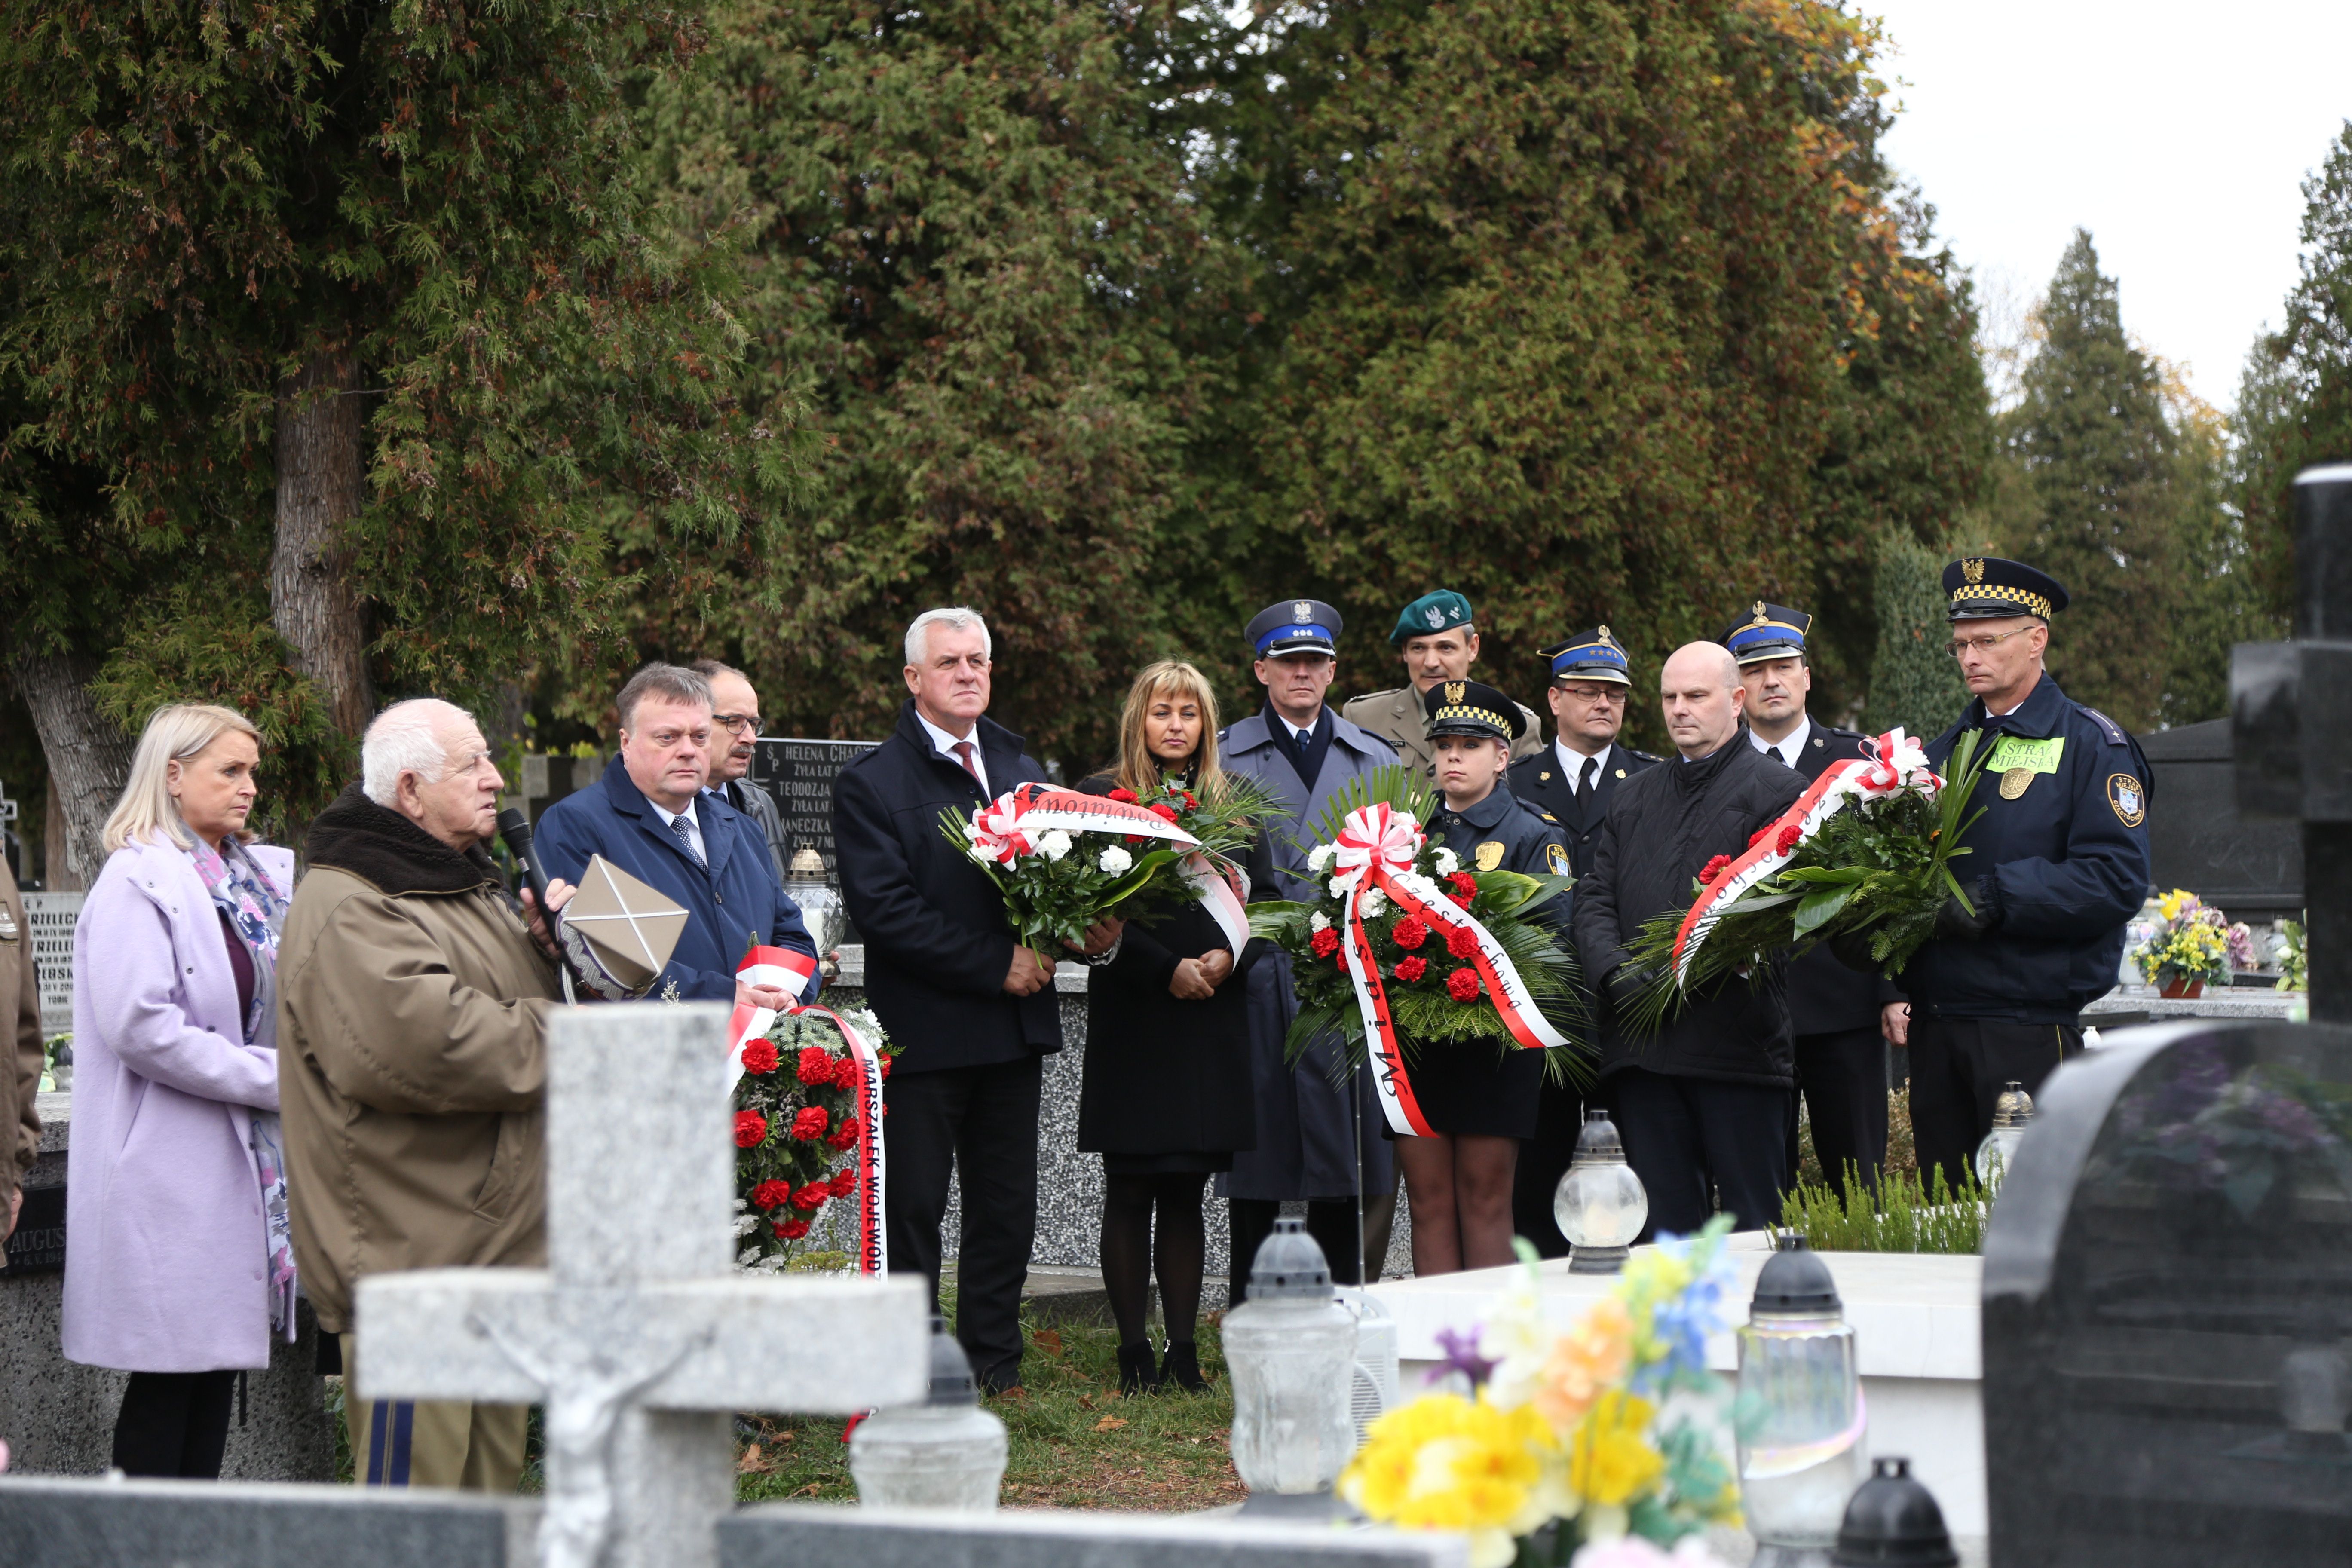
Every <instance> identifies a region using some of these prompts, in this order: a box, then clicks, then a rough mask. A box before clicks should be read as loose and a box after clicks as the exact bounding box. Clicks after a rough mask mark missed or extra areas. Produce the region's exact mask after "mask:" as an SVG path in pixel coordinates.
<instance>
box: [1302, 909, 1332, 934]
mask: <svg viewBox="0 0 2352 1568" xmlns="http://www.w3.org/2000/svg"><path fill="white" fill-rule="evenodd" d="M1330 929H1331V918H1330V917H1329V916H1328V915H1326V914H1325V913H1324V912H1323V911H1322V910H1316V911H1315V912H1314V913H1313V914H1311V915H1308V916H1307V930H1308V931H1329V930H1330Z"/></svg>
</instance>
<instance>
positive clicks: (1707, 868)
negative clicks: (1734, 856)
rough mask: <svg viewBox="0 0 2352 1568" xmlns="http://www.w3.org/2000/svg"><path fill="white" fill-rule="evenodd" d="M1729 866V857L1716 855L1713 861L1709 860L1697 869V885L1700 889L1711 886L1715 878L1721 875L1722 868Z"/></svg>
mask: <svg viewBox="0 0 2352 1568" xmlns="http://www.w3.org/2000/svg"><path fill="white" fill-rule="evenodd" d="M1730 864H1731V857H1730V856H1728V855H1718V856H1717V857H1716V858H1714V859H1712V860H1709V861H1708V862H1707V863H1706V865H1704V866H1701V867H1700V868H1698V879H1699V885H1700V886H1701V887H1707V886H1711V885H1712V884H1713V883H1714V881H1715V879H1717V877H1720V876H1722V875H1723V868H1725V867H1726V866H1728V865H1730Z"/></svg>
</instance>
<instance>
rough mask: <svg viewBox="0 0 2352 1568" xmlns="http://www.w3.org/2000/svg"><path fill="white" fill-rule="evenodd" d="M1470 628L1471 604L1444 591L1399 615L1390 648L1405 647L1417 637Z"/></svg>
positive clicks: (1409, 606)
mask: <svg viewBox="0 0 2352 1568" xmlns="http://www.w3.org/2000/svg"><path fill="white" fill-rule="evenodd" d="M1469 624H1470V601H1469V600H1467V599H1465V598H1464V597H1463V596H1462V595H1459V594H1457V593H1455V592H1454V590H1453V589H1451V588H1440V589H1438V590H1437V591H1436V592H1434V593H1431V594H1423V595H1422V596H1421V597H1420V598H1418V599H1415V600H1414V601H1413V602H1412V604H1410V605H1406V606H1405V607H1404V608H1403V609H1402V610H1400V611H1398V612H1397V624H1396V630H1394V631H1392V632H1391V633H1390V634H1389V646H1390V647H1404V645H1405V644H1406V643H1407V642H1408V641H1409V640H1411V639H1412V638H1413V637H1433V636H1435V635H1436V634H1437V633H1439V632H1446V631H1452V630H1453V629H1454V627H1455V626H1468V625H1469Z"/></svg>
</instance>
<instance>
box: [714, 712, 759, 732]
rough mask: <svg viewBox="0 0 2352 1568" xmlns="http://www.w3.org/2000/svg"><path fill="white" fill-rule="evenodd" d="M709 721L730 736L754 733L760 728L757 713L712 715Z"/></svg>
mask: <svg viewBox="0 0 2352 1568" xmlns="http://www.w3.org/2000/svg"><path fill="white" fill-rule="evenodd" d="M710 721H711V722H712V723H714V724H716V725H718V726H719V728H720V729H722V730H724V731H727V732H728V733H729V734H730V735H740V734H741V733H742V732H743V731H746V730H754V731H756V730H757V729H759V727H760V716H759V715H758V714H757V713H713V714H712V715H711V716H710Z"/></svg>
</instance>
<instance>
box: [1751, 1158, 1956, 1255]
mask: <svg viewBox="0 0 2352 1568" xmlns="http://www.w3.org/2000/svg"><path fill="white" fill-rule="evenodd" d="M1989 1207H1990V1204H1989V1203H1988V1201H1987V1198H1986V1194H1985V1192H1984V1189H1983V1188H1981V1187H1979V1186H1978V1185H1977V1184H1976V1179H1975V1178H1974V1177H1969V1179H1967V1180H1965V1181H1963V1182H1962V1183H1961V1184H1960V1187H1959V1190H1958V1192H1955V1191H1953V1190H1952V1188H1951V1187H1950V1186H1949V1185H1948V1184H1946V1183H1945V1180H1944V1173H1943V1172H1942V1171H1941V1170H1940V1169H1938V1170H1935V1171H1931V1172H1930V1173H1928V1177H1927V1181H1926V1182H1925V1183H1924V1184H1923V1183H1922V1182H1921V1181H1920V1179H1919V1173H1918V1172H1917V1171H1916V1170H1913V1171H1896V1170H1889V1171H1888V1172H1887V1173H1886V1174H1885V1179H1884V1180H1882V1181H1881V1182H1880V1183H1879V1184H1878V1191H1877V1192H1876V1193H1875V1194H1874V1193H1873V1192H1871V1190H1870V1189H1869V1188H1868V1187H1865V1186H1864V1185H1863V1184H1861V1183H1860V1182H1859V1181H1856V1180H1855V1179H1854V1175H1853V1170H1852V1168H1851V1167H1849V1168H1848V1170H1847V1173H1846V1179H1845V1181H1844V1182H1843V1191H1841V1192H1832V1191H1831V1190H1830V1189H1829V1188H1828V1187H1827V1186H1826V1185H1823V1184H1821V1183H1818V1182H1800V1183H1799V1184H1797V1188H1796V1190H1795V1191H1794V1192H1791V1193H1790V1194H1788V1195H1787V1196H1786V1197H1784V1198H1782V1199H1781V1200H1780V1223H1781V1224H1782V1225H1783V1226H1787V1227H1789V1228H1790V1229H1791V1230H1795V1231H1799V1232H1801V1233H1802V1234H1803V1236H1804V1237H1805V1241H1806V1243H1807V1244H1808V1245H1809V1246H1811V1247H1812V1249H1813V1250H1814V1251H1816V1252H1944V1253H1977V1252H1982V1251H1983V1250H1984V1228H1985V1213H1986V1210H1987V1209H1988V1208H1989Z"/></svg>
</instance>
